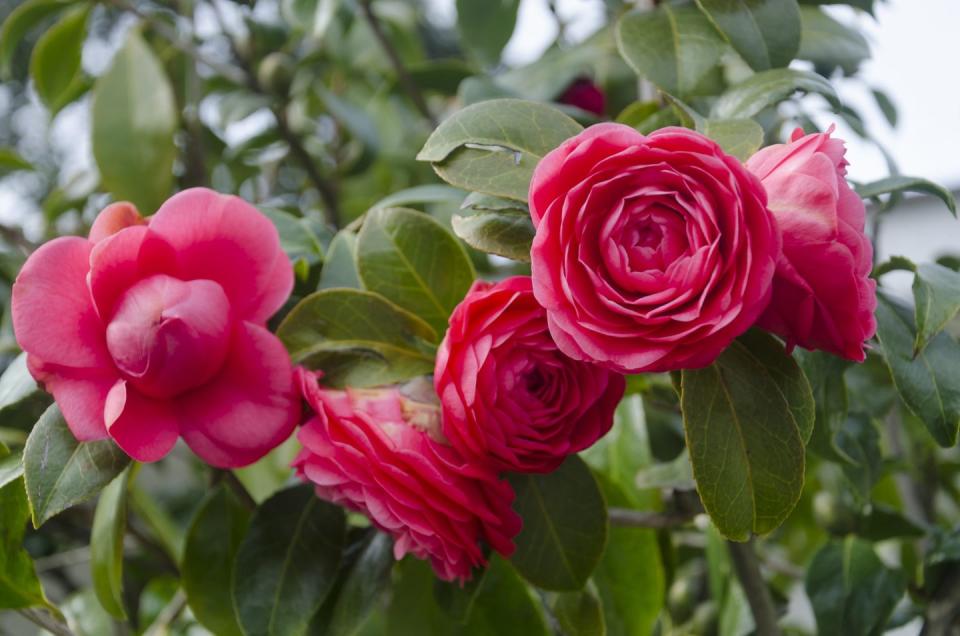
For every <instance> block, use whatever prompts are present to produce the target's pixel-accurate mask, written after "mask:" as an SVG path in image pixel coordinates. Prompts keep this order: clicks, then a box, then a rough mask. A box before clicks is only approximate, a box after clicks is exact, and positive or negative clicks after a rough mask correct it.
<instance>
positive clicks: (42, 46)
mask: <svg viewBox="0 0 960 636" xmlns="http://www.w3.org/2000/svg"><path fill="white" fill-rule="evenodd" d="M89 15H90V8H89V7H88V6H82V5H81V6H80V7H77V8H76V9H74V10H73V11H70V12H69V13H67V15H65V16H64V17H63V18H61V19H60V21H59V22H57V23H56V24H55V25H53V26H52V27H51V28H50V29H49V30H48V31H47V32H46V33H44V34H43V37H41V38H40V39H39V40H38V41H37V45H36V46H35V47H34V49H33V56H32V57H31V58H30V75H31V76H32V77H33V86H34V88H35V89H36V91H37V95H38V96H39V97H40V100H41V101H43V103H44V104H46V106H47V108H49V109H50V110H51V111H52V112H53V113H56V112H57V111H59V110H60V109H61V108H62V107H63V106H65V105H66V104H68V103H69V101H70V100H69V97H70V96H71V89H72V87H73V85H74V84H75V83H77V82H79V81H80V56H81V53H82V51H83V41H84V40H85V39H86V37H87V17H88V16H89Z"/></svg>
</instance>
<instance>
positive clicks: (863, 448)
mask: <svg viewBox="0 0 960 636" xmlns="http://www.w3.org/2000/svg"><path fill="white" fill-rule="evenodd" d="M835 440H836V446H837V448H838V449H839V451H840V452H841V453H843V455H844V456H845V457H846V458H849V461H844V462H841V463H840V468H841V469H842V470H843V474H844V475H846V476H847V479H848V480H850V483H851V484H852V485H853V487H854V489H855V490H856V492H857V494H858V495H859V496H860V498H861V499H862V500H867V499H869V497H870V491H871V489H873V486H874V484H876V483H877V481H879V479H880V477H881V467H882V466H881V462H882V461H883V457H882V456H881V455H880V433H878V432H877V429H876V426H874V424H873V422H872V421H871V420H870V418H869V417H868V416H866V415H864V414H862V413H855V414H851V415H850V416H849V417H847V420H846V422H844V424H843V426H842V427H841V428H840V429H839V430H838V431H837V433H836V437H835Z"/></svg>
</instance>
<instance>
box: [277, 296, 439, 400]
mask: <svg viewBox="0 0 960 636" xmlns="http://www.w3.org/2000/svg"><path fill="white" fill-rule="evenodd" d="M277 336H278V337H279V338H280V340H281V341H283V343H284V345H285V346H286V347H287V350H288V351H289V352H290V355H291V357H292V358H293V361H294V362H295V363H297V364H304V365H306V366H307V367H309V368H311V369H316V368H319V369H323V372H324V374H325V375H324V381H325V382H328V383H332V384H334V385H337V386H341V385H343V386H345V385H350V386H354V387H362V386H375V385H380V384H391V383H394V382H399V381H401V380H407V379H409V378H412V377H415V376H418V375H424V374H428V373H430V372H432V371H433V363H434V353H433V350H432V346H431V345H432V344H434V343H436V342H437V341H438V338H437V334H436V332H435V331H434V330H433V328H432V327H430V326H429V325H427V324H426V323H425V322H423V321H422V320H420V319H419V318H417V317H416V316H414V315H413V314H411V313H409V312H407V311H404V310H403V309H400V308H399V307H397V306H396V305H394V304H392V303H390V301H388V300H386V299H385V298H383V297H382V296H380V295H378V294H374V293H372V292H368V291H361V290H359V289H325V290H323V291H318V292H316V293H313V294H310V295H309V296H307V297H306V298H304V299H303V300H301V301H300V302H299V303H298V304H297V306H296V307H294V308H293V309H292V310H290V313H289V314H287V317H286V318H285V319H284V320H283V322H282V323H281V324H280V327H279V328H278V329H277Z"/></svg>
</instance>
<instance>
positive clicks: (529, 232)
mask: <svg viewBox="0 0 960 636" xmlns="http://www.w3.org/2000/svg"><path fill="white" fill-rule="evenodd" d="M452 224H453V231H454V233H455V234H456V235H457V236H459V237H460V238H462V239H463V240H464V242H465V243H466V244H467V245H469V246H470V247H473V248H475V249H478V250H480V251H481V252H487V253H488V254H497V255H498V256H505V257H507V258H512V259H514V260H518V261H525V262H526V261H529V260H530V246H531V245H532V244H533V237H534V234H535V232H534V229H533V221H532V220H531V219H530V213H529V212H527V211H524V210H474V211H473V212H472V213H466V214H456V215H454V217H453V219H452Z"/></svg>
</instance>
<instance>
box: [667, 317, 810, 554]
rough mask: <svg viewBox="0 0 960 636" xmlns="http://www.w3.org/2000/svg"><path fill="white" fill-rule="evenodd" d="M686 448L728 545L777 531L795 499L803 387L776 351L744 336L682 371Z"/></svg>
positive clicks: (803, 435)
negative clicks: (729, 541) (705, 364)
mask: <svg viewBox="0 0 960 636" xmlns="http://www.w3.org/2000/svg"><path fill="white" fill-rule="evenodd" d="M682 387H683V390H682V396H681V406H682V409H683V420H684V427H685V429H686V435H687V447H688V448H689V449H690V461H691V463H692V464H693V474H694V477H695V478H696V481H697V490H698V491H699V493H700V498H701V500H702V501H703V505H704V507H705V508H706V509H707V512H708V513H709V514H710V516H711V518H712V519H713V521H714V523H715V524H716V525H717V528H718V529H719V530H720V532H721V533H722V534H723V535H724V536H725V537H727V538H729V539H732V540H735V541H745V540H747V539H749V537H750V534H751V533H756V534H761V535H762V534H767V533H769V532H771V531H773V530H774V529H775V528H777V526H779V525H780V524H781V523H782V522H783V520H784V519H786V517H787V515H788V514H790V511H791V510H793V507H794V506H795V505H796V503H797V501H798V500H799V498H800V491H801V488H802V487H803V473H804V440H806V439H809V436H810V433H811V432H812V430H813V422H814V402H813V395H812V393H811V390H810V386H809V384H808V382H807V380H806V378H805V377H804V375H803V372H802V371H800V368H799V367H798V366H797V364H796V362H794V360H793V358H791V357H790V356H788V355H787V354H786V352H784V350H783V347H782V346H781V345H780V344H779V343H778V342H777V341H776V340H775V339H773V338H772V337H771V336H769V335H766V334H764V333H762V332H760V331H751V332H748V333H747V334H746V335H745V336H742V337H741V338H740V339H739V340H737V341H735V342H734V343H733V344H732V345H730V347H728V348H727V350H726V351H724V353H723V354H721V355H720V357H719V358H718V359H717V361H716V362H714V363H713V364H712V365H711V366H709V367H707V368H705V369H699V370H691V371H687V370H685V371H683V379H682Z"/></svg>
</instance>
